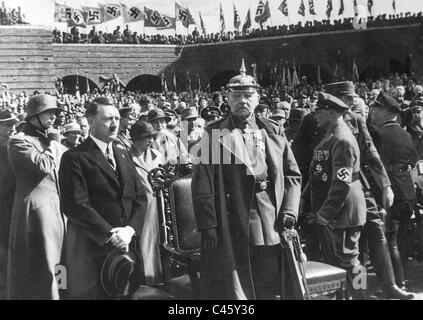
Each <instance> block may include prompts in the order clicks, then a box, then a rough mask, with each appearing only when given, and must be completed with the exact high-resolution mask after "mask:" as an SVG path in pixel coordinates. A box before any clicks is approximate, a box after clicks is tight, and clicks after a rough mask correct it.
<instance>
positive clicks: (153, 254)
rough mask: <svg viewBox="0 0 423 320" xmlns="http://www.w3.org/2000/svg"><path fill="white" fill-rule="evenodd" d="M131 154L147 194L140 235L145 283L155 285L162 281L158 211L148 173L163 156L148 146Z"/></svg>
mask: <svg viewBox="0 0 423 320" xmlns="http://www.w3.org/2000/svg"><path fill="white" fill-rule="evenodd" d="M131 154H132V161H133V162H134V164H135V169H136V170H137V173H138V178H139V179H140V182H141V185H142V186H143V187H144V188H145V190H146V194H147V211H146V214H145V220H144V226H143V229H142V232H141V237H140V249H141V257H142V260H143V264H144V274H145V284H146V285H155V284H158V283H160V282H162V281H163V279H162V265H161V259H160V234H159V213H158V208H157V198H156V197H154V192H153V189H152V188H151V185H150V182H149V181H148V173H149V172H150V171H151V170H152V169H154V168H157V167H158V166H159V164H163V157H162V155H161V154H160V152H158V151H156V150H153V149H151V148H148V149H147V150H146V151H145V152H144V153H143V154H142V155H140V156H135V155H134V152H131Z"/></svg>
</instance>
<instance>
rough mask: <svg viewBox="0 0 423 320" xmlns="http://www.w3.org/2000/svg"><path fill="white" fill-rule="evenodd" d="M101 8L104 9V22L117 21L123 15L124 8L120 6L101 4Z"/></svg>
mask: <svg viewBox="0 0 423 320" xmlns="http://www.w3.org/2000/svg"><path fill="white" fill-rule="evenodd" d="M100 7H101V8H102V9H103V19H104V22H107V21H110V20H114V19H117V18H119V17H120V16H121V15H122V6H121V5H120V4H111V3H109V4H101V5H100Z"/></svg>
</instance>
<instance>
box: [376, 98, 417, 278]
mask: <svg viewBox="0 0 423 320" xmlns="http://www.w3.org/2000/svg"><path fill="white" fill-rule="evenodd" d="M400 114H401V106H400V105H399V103H398V102H397V101H395V99H394V98H392V97H391V96H389V95H388V94H387V93H385V92H383V91H382V92H381V93H380V94H379V96H378V97H377V99H376V101H375V102H374V103H373V104H372V105H371V107H370V121H371V123H372V124H373V125H374V126H375V127H376V128H377V129H376V130H375V131H374V136H373V139H374V142H375V145H376V148H377V149H378V151H379V154H380V157H381V159H382V161H383V164H384V165H385V168H386V171H387V172H388V175H389V179H390V180H391V183H392V188H393V190H394V194H395V200H394V204H393V205H392V207H391V208H390V209H389V210H388V215H387V219H386V238H387V240H388V245H389V249H390V252H391V259H392V263H393V266H394V271H395V276H396V282H397V284H398V285H399V286H404V272H403V266H404V264H405V263H406V262H407V259H408V256H407V253H406V245H405V244H406V239H407V234H408V224H409V222H410V218H411V216H412V214H413V209H414V201H415V199H416V197H415V189H414V184H413V181H412V179H411V173H410V171H411V168H412V167H413V166H414V165H415V164H416V162H417V160H418V156H417V151H416V149H415V147H414V145H413V141H412V138H411V136H410V134H409V133H408V132H407V131H405V130H404V129H403V128H402V127H401V125H400V124H399V123H398V116H399V115H400ZM401 262H402V263H401Z"/></svg>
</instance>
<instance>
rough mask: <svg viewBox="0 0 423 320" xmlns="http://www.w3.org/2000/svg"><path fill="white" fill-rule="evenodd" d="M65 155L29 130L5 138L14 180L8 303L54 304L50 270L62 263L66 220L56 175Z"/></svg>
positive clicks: (55, 291)
mask: <svg viewBox="0 0 423 320" xmlns="http://www.w3.org/2000/svg"><path fill="white" fill-rule="evenodd" d="M65 150H66V148H65V147H64V146H62V145H61V144H59V143H58V142H55V141H53V142H51V143H50V142H49V141H48V140H47V139H46V138H45V136H43V134H42V133H41V132H39V131H37V130H36V128H35V127H33V126H32V125H30V124H27V125H26V127H25V129H24V134H17V135H15V136H13V137H11V138H10V140H9V145H8V153H9V161H10V164H11V167H12V171H13V173H14V175H15V178H16V192H15V197H14V203H13V210H12V221H11V230H10V243H9V257H8V298H9V299H25V300H26V299H37V300H38V299H58V298H59V291H58V288H57V283H56V279H55V266H56V265H57V264H60V262H61V252H62V246H63V241H64V237H65V219H64V216H63V215H62V212H61V210H60V199H59V189H58V181H57V170H58V168H59V163H60V157H61V155H62V153H63V152H64V151H65Z"/></svg>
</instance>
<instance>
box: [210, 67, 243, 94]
mask: <svg viewBox="0 0 423 320" xmlns="http://www.w3.org/2000/svg"><path fill="white" fill-rule="evenodd" d="M238 74H239V71H237V70H225V71H222V72H220V73H218V74H216V75H214V76H213V77H212V78H211V79H210V90H211V91H220V88H221V87H225V86H226V85H227V84H228V82H229V80H231V79H232V78H233V77H235V76H236V75H238Z"/></svg>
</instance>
